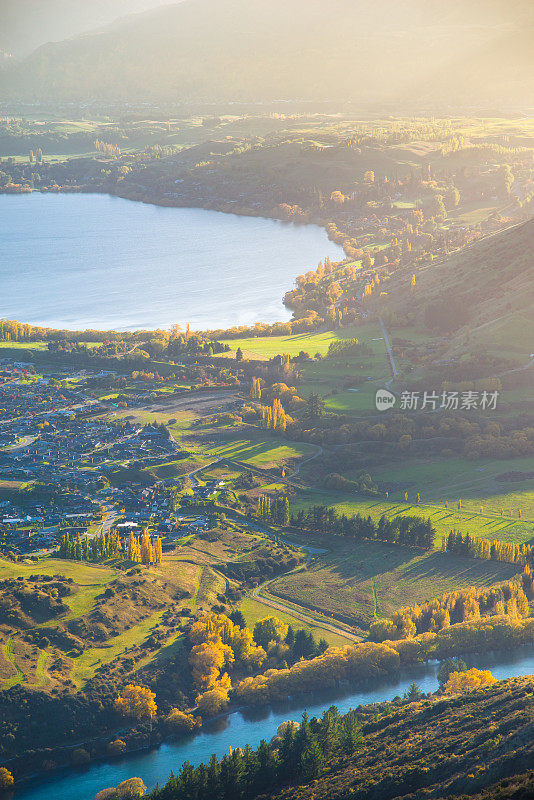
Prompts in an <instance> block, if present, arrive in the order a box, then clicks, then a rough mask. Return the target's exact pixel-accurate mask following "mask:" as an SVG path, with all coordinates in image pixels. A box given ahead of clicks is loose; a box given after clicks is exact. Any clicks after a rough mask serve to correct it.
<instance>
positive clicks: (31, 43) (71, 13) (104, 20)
mask: <svg viewBox="0 0 534 800" xmlns="http://www.w3.org/2000/svg"><path fill="white" fill-rule="evenodd" d="M179 1H180V0H0V49H1V50H5V51H7V52H10V53H13V55H16V56H23V55H27V54H28V53H30V52H31V51H32V50H34V49H35V48H36V47H39V45H41V44H44V43H45V42H56V41H61V40H62V39H66V38H68V37H69V36H75V35H76V34H79V33H83V32H85V31H89V30H91V29H93V28H97V27H99V26H100V25H105V24H108V23H110V22H112V21H113V20H114V19H116V18H117V17H120V16H123V15H125V14H132V13H137V12H140V11H147V10H148V9H152V8H157V7H158V6H162V5H170V4H172V3H176V2H179Z"/></svg>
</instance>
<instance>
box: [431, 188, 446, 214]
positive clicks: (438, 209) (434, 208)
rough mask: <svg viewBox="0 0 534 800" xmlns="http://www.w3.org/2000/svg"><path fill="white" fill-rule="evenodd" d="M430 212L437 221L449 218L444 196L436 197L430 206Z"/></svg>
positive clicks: (438, 195) (437, 195)
mask: <svg viewBox="0 0 534 800" xmlns="http://www.w3.org/2000/svg"><path fill="white" fill-rule="evenodd" d="M428 212H429V214H430V216H432V217H436V219H445V217H446V216H447V210H446V208H445V203H444V202H443V195H441V194H436V195H434V197H433V198H432V200H431V201H430V203H429V204H428Z"/></svg>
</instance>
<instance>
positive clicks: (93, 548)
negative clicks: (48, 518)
mask: <svg viewBox="0 0 534 800" xmlns="http://www.w3.org/2000/svg"><path fill="white" fill-rule="evenodd" d="M59 555H60V557H61V558H69V559H72V560H73V561H93V562H98V561H105V560H106V559H108V558H120V557H123V558H126V559H127V560H128V561H132V562H134V563H138V564H146V565H147V566H148V565H150V564H160V563H161V559H162V557H163V548H162V544H161V539H160V538H159V536H158V537H157V539H156V541H155V543H154V544H152V539H151V538H150V534H149V532H148V528H145V529H144V531H143V533H142V535H141V538H139V537H138V536H135V534H134V533H133V531H130V535H129V537H128V540H127V542H126V543H123V542H122V540H121V538H120V536H119V534H118V533H117V531H116V530H115V529H112V530H111V531H109V533H106V531H102V532H101V533H99V534H96V535H95V536H93V537H90V536H89V535H87V534H86V535H85V536H81V535H80V534H78V535H77V536H75V537H71V536H70V534H69V533H68V532H67V533H65V534H64V536H63V537H62V539H61V543H60V545H59Z"/></svg>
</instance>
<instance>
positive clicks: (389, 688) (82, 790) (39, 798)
mask: <svg viewBox="0 0 534 800" xmlns="http://www.w3.org/2000/svg"><path fill="white" fill-rule="evenodd" d="M465 661H466V662H467V663H468V664H469V665H470V666H476V667H478V668H480V669H490V670H491V672H492V673H493V675H494V676H495V677H496V678H498V679H499V680H503V679H505V678H512V677H516V676H518V675H532V674H534V647H531V646H529V647H524V648H520V649H518V650H516V651H514V652H511V653H510V652H507V653H496V654H488V653H486V654H482V655H478V656H473V657H471V658H465ZM437 669H438V664H437V663H435V662H432V663H428V664H420V665H417V666H415V667H413V668H411V669H409V670H404V671H403V672H402V673H401V674H399V675H398V676H397V677H396V678H394V679H392V680H390V681H387V682H383V683H381V684H380V685H376V686H374V687H372V688H371V687H369V688H367V689H365V690H361V691H358V692H355V691H352V692H350V693H346V694H345V695H343V696H337V697H336V696H335V695H334V694H329V695H326V694H325V695H323V696H320V695H314V696H309V697H305V698H300V699H299V700H298V701H297V702H295V703H293V704H285V705H281V706H279V707H270V708H268V709H255V710H248V711H245V712H235V713H234V714H229V715H228V716H226V717H222V718H220V719H218V720H215V721H213V722H212V723H211V724H208V725H207V726H206V727H204V728H203V730H202V733H201V734H200V735H198V736H195V737H192V738H190V739H188V740H183V739H182V740H180V741H176V742H168V743H166V744H163V745H162V746H161V747H159V748H158V749H157V750H151V751H149V752H145V753H134V754H132V755H130V756H126V757H125V758H123V759H121V760H119V761H113V762H109V763H102V764H96V765H95V766H91V767H89V768H88V769H85V770H68V771H66V772H64V773H60V774H56V775H55V776H51V778H50V779H49V780H46V781H45V782H44V783H43V782H35V783H34V784H29V785H26V786H23V787H21V788H20V789H19V790H17V791H16V792H15V794H14V800H93V798H94V796H95V794H96V793H97V792H99V791H100V790H101V789H104V788H106V787H108V786H117V784H119V783H120V782H121V781H123V780H126V779H127V778H131V777H133V776H137V777H139V778H142V779H143V781H144V782H145V784H146V785H147V786H148V787H149V788H153V787H154V786H155V785H156V783H158V782H159V783H160V785H161V784H163V783H165V781H166V780H167V779H168V777H169V775H170V772H171V770H174V772H178V771H179V770H180V767H181V766H182V764H183V763H184V761H190V762H191V763H192V764H195V765H197V764H200V763H201V762H206V761H208V760H209V758H210V755H211V754H212V753H216V754H217V756H218V757H222V756H223V755H224V754H225V753H227V752H228V749H229V748H230V747H244V746H245V745H246V744H250V745H251V746H252V747H257V745H258V744H259V743H260V741H261V740H262V739H267V740H269V739H270V738H271V737H272V736H274V734H275V733H276V729H277V727H278V725H280V723H281V722H284V721H285V720H287V719H294V720H297V721H300V718H301V715H302V714H303V712H304V710H307V712H308V714H309V715H310V716H319V715H320V714H322V713H323V711H325V710H326V709H327V708H329V706H331V705H332V704H335V705H336V706H337V707H338V708H339V710H340V711H341V713H346V712H347V711H348V710H349V709H351V708H355V707H356V706H358V705H359V704H366V703H376V702H380V701H382V700H392V699H393V698H394V697H395V696H397V695H402V694H404V692H405V691H406V690H407V689H408V687H409V685H410V684H411V682H412V681H415V682H416V683H417V684H418V685H419V687H420V688H421V689H422V690H423V691H424V692H434V691H435V690H436V689H437V686H438V681H437V678H436V673H437Z"/></svg>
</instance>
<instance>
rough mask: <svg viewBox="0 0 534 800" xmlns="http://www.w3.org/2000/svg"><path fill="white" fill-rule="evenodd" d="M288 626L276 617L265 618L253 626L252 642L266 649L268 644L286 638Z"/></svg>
mask: <svg viewBox="0 0 534 800" xmlns="http://www.w3.org/2000/svg"><path fill="white" fill-rule="evenodd" d="M288 631H289V626H288V625H286V624H285V622H282V620H280V619H277V617H265V618H264V619H260V620H258V622H256V624H255V626H254V641H255V642H256V643H257V644H259V645H260V646H261V647H264V648H266V647H267V646H268V644H269V642H281V641H283V640H284V639H285V637H286V636H287V633H288Z"/></svg>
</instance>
